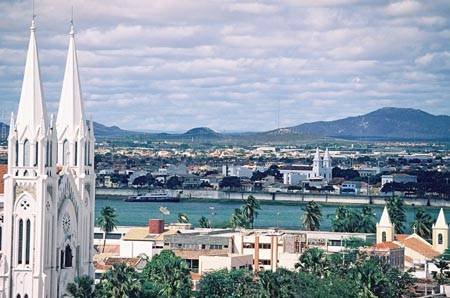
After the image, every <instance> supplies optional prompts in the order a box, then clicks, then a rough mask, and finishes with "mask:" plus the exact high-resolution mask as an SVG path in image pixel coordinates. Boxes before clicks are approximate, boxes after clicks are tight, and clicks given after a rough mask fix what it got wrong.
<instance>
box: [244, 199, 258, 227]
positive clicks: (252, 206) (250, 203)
mask: <svg viewBox="0 0 450 298" xmlns="http://www.w3.org/2000/svg"><path fill="white" fill-rule="evenodd" d="M260 209H261V207H260V204H259V202H258V201H257V200H256V199H255V197H254V196H252V195H250V196H248V197H247V199H246V200H244V206H243V207H242V211H243V213H244V215H245V217H246V218H247V222H249V224H250V227H251V228H252V229H253V224H254V222H255V218H256V217H258V210H260Z"/></svg>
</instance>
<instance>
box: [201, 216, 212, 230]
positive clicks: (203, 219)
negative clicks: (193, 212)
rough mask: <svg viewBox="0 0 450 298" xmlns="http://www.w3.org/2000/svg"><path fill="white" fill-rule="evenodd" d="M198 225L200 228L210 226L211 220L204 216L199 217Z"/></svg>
mask: <svg viewBox="0 0 450 298" xmlns="http://www.w3.org/2000/svg"><path fill="white" fill-rule="evenodd" d="M198 225H199V226H200V228H211V222H210V221H209V219H207V218H206V217H204V216H202V217H200V219H199V220H198Z"/></svg>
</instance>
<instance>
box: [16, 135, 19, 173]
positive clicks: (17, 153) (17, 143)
mask: <svg viewBox="0 0 450 298" xmlns="http://www.w3.org/2000/svg"><path fill="white" fill-rule="evenodd" d="M18 166H19V141H16V167H18Z"/></svg>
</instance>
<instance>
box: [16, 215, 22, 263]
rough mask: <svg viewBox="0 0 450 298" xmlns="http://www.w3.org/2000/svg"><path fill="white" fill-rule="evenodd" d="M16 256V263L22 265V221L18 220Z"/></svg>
mask: <svg viewBox="0 0 450 298" xmlns="http://www.w3.org/2000/svg"><path fill="white" fill-rule="evenodd" d="M17 240H18V245H17V249H18V252H17V253H18V254H17V263H18V264H22V247H23V220H19V237H18V239H17Z"/></svg>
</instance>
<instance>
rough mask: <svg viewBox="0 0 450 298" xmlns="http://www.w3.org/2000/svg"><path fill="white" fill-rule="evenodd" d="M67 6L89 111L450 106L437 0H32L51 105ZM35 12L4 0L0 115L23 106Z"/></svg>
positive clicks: (111, 115)
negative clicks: (20, 102) (22, 89)
mask: <svg viewBox="0 0 450 298" xmlns="http://www.w3.org/2000/svg"><path fill="white" fill-rule="evenodd" d="M71 4H73V5H74V7H75V26H76V31H77V36H76V38H77V47H78V56H79V63H80V73H81V79H82V83H83V86H82V88H83V94H84V99H85V101H86V107H87V112H88V113H89V114H93V116H94V119H95V120H97V121H99V122H101V123H104V124H107V125H118V126H120V127H123V128H128V129H141V130H159V131H161V130H162V131H183V130H187V129H189V128H192V127H196V126H208V127H211V128H213V129H215V130H219V131H224V130H225V131H250V130H251V131H257V130H269V129H273V128H276V127H277V115H278V112H277V111H278V108H279V110H280V120H279V121H280V126H282V127H283V126H291V125H296V124H300V123H303V122H310V121H316V120H333V119H338V118H341V117H346V116H351V115H358V114H362V113H366V112H370V111H372V110H374V109H377V108H380V107H383V106H396V107H412V108H420V109H423V110H425V111H428V112H431V113H434V114H447V115H448V114H450V1H439V0H435V1H399V2H392V1H382V0H365V1H353V0H335V1H331V0H279V1H257V2H252V1H225V0H224V1H212V0H208V1H204V0H192V1H187V0H179V1H174V0H155V1H142V0H127V1H123V0H108V1H106V0H73V1H60V0H36V12H37V14H38V17H37V27H38V31H37V40H38V46H39V50H40V52H39V54H40V61H41V71H42V76H43V80H44V90H45V99H46V101H47V106H48V110H49V111H50V112H55V111H56V109H57V104H58V100H59V96H60V91H61V82H62V78H63V72H64V63H65V55H66V50H67V45H68V35H67V33H68V31H69V20H70V11H71ZM30 19H31V0H27V1H19V0H9V1H4V0H3V1H0V102H1V105H0V112H4V113H10V112H11V111H13V110H15V109H16V108H17V103H18V99H19V96H20V86H21V80H22V74H23V67H24V64H25V53H26V46H27V41H28V37H29V32H28V27H29V25H30ZM4 113H1V114H4ZM0 116H1V115H0ZM5 118H6V117H5ZM3 120H6V119H3ZM6 121H7V120H6Z"/></svg>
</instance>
